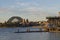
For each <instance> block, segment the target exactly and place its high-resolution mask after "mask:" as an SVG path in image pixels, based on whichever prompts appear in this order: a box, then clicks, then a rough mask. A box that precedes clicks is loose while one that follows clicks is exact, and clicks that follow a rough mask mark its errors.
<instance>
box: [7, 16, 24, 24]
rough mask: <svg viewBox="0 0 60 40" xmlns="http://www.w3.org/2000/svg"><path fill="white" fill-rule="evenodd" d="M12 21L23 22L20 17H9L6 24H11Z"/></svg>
mask: <svg viewBox="0 0 60 40" xmlns="http://www.w3.org/2000/svg"><path fill="white" fill-rule="evenodd" d="M14 19H17V20H18V22H22V21H23V19H22V18H21V17H18V16H13V17H11V18H10V19H9V20H8V21H7V22H8V23H12V21H13V20H14Z"/></svg>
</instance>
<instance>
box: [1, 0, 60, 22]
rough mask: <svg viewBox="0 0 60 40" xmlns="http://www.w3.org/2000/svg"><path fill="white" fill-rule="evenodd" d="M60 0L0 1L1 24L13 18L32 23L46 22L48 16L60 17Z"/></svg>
mask: <svg viewBox="0 0 60 40" xmlns="http://www.w3.org/2000/svg"><path fill="white" fill-rule="evenodd" d="M59 4H60V0H0V22H3V21H7V20H8V19H9V18H10V17H12V16H19V17H22V18H24V19H29V20H30V21H40V20H46V19H45V17H47V16H58V12H59V11H60V5H59Z"/></svg>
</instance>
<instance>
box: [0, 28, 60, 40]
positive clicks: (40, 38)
mask: <svg viewBox="0 0 60 40" xmlns="http://www.w3.org/2000/svg"><path fill="white" fill-rule="evenodd" d="M23 29H24V30H25V29H26V28H20V31H21V30H23ZM16 30H17V29H16V28H0V40H60V33H59V32H58V33H57V32H55V33H54V32H39V33H37V32H36V33H14V31H16ZM34 30H35V29H34Z"/></svg>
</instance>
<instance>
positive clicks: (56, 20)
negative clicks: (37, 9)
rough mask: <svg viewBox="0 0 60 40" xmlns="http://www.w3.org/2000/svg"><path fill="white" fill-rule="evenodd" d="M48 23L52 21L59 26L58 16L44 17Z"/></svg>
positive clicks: (59, 19)
mask: <svg viewBox="0 0 60 40" xmlns="http://www.w3.org/2000/svg"><path fill="white" fill-rule="evenodd" d="M46 19H48V20H47V22H48V23H52V24H54V25H55V26H57V27H60V16H55V17H46Z"/></svg>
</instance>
